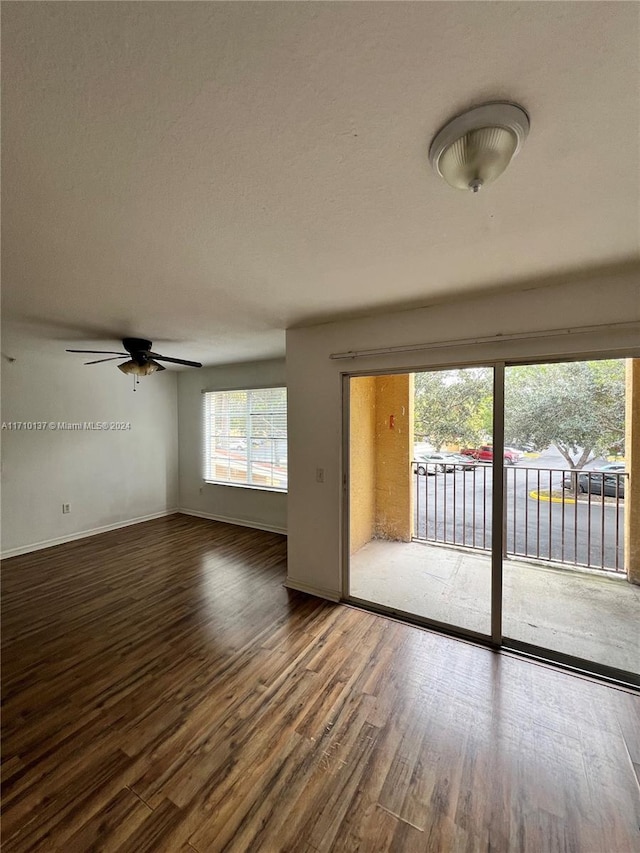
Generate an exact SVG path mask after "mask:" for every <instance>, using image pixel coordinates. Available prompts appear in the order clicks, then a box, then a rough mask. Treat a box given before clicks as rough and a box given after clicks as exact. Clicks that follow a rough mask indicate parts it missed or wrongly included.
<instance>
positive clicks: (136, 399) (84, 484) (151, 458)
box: [1, 336, 178, 556]
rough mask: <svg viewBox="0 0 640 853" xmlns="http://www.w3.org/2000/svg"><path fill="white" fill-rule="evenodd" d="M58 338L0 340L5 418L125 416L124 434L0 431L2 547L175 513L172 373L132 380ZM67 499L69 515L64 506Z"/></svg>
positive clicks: (27, 546)
mask: <svg viewBox="0 0 640 853" xmlns="http://www.w3.org/2000/svg"><path fill="white" fill-rule="evenodd" d="M64 346H65V344H64V343H62V342H61V343H60V344H59V345H56V346H53V347H52V346H51V344H49V345H48V346H47V345H44V344H42V345H38V343H37V342H35V343H34V342H33V341H22V340H20V339H18V338H16V337H13V336H12V337H10V338H7V337H6V336H5V337H3V347H2V349H3V352H6V353H7V355H9V356H11V357H13V358H15V359H16V360H15V362H13V363H9V362H7V361H6V359H5V358H3V359H2V421H3V422H5V423H6V422H10V421H20V422H22V421H25V422H29V421H31V422H33V421H40V422H50V421H54V422H58V421H62V422H84V421H107V422H111V421H120V422H130V423H131V429H130V430H123V431H84V430H83V431H62V430H51V429H46V430H16V431H14V430H9V429H3V430H2V432H1V440H2V553H3V555H4V556H7V555H8V554H10V553H21V552H23V551H28V550H31V549H32V547H33V546H39V545H40V546H42V545H45V544H55V543H56V542H58V541H66V540H67V539H71V538H76V537H77V536H78V535H82V534H83V533H87V532H89V531H92V532H98V531H99V530H100V529H104V528H107V529H108V528H109V527H110V526H114V527H115V526H120V525H122V524H124V523H126V522H129V521H132V520H135V519H142V518H146V517H149V516H154V515H159V514H165V513H166V512H168V511H172V510H175V508H176V506H177V496H178V464H177V463H178V448H177V440H178V439H177V436H178V433H177V427H178V419H177V404H176V385H177V383H176V378H177V377H176V373H175V372H171V371H169V370H167V371H164V372H162V373H157V374H155V375H153V376H150V377H145V378H143V379H141V380H140V384H139V385H138V389H137V391H136V392H135V393H134V392H133V380H132V378H131V377H128V376H124V375H123V374H122V373H121V372H120V371H119V370H117V369H116V367H115V366H114V365H115V364H116V363H115V362H110V363H107V364H97V365H93V366H91V367H85V366H84V364H83V362H84V360H85V359H84V358H83V356H81V355H71V354H67V353H65V352H64ZM63 503H68V504H70V508H71V511H70V513H69V514H68V515H63V514H62V504H63Z"/></svg>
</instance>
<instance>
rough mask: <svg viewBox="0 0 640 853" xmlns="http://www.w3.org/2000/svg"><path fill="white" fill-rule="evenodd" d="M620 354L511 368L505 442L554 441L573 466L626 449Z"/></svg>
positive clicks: (538, 445)
mask: <svg viewBox="0 0 640 853" xmlns="http://www.w3.org/2000/svg"><path fill="white" fill-rule="evenodd" d="M624 418H625V368H624V361H623V360H622V359H610V360H605V361H576V362H569V363H559V364H535V365H524V366H519V367H509V368H507V370H506V375H505V439H506V441H507V444H515V445H523V444H529V445H532V446H533V448H534V449H535V450H544V449H545V448H547V447H549V445H551V444H554V445H555V446H556V447H557V448H558V450H559V451H560V453H561V454H562V455H563V456H564V458H565V459H566V461H567V462H568V464H569V466H570V467H571V468H578V469H580V468H583V467H584V466H585V465H586V463H587V462H588V461H589V460H590V459H592V458H594V456H596V455H605V454H607V453H609V452H611V450H612V449H616V450H620V449H622V446H623V442H624Z"/></svg>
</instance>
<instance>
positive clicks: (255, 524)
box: [176, 507, 287, 536]
mask: <svg viewBox="0 0 640 853" xmlns="http://www.w3.org/2000/svg"><path fill="white" fill-rule="evenodd" d="M176 512H180V513H182V515H193V516H195V517H196V518H206V519H208V520H209V521H221V522H223V523H224V524H237V525H239V526H240V527H252V528H253V529H254V530H266V531H267V533H281V534H282V535H283V536H286V535H287V528H286V527H276V526H275V525H273V524H262V523H261V522H259V521H248V520H247V519H246V518H229V517H227V516H224V515H214V514H213V513H211V512H200V511H199V510H195V509H185V508H184V507H180V508H179V509H178V510H176Z"/></svg>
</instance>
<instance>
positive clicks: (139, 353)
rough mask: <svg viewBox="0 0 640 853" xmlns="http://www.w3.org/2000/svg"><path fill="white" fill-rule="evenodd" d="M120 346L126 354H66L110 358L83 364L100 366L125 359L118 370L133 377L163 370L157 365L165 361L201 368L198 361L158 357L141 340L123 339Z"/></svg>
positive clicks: (88, 352)
mask: <svg viewBox="0 0 640 853" xmlns="http://www.w3.org/2000/svg"><path fill="white" fill-rule="evenodd" d="M122 346H123V347H124V348H125V349H126V352H122V353H121V352H113V351H111V350H90V349H68V350H67V352H82V353H85V354H87V355H109V356H111V358H98V359H96V360H95V361H85V364H100V363H101V362H103V361H118V359H120V358H127V359H129V361H125V362H124V363H123V364H119V365H118V370H121V371H122V372H123V373H128V374H133V375H134V376H149V375H150V374H151V373H155V372H156V370H165V369H166V368H165V367H164V366H163V365H162V364H158V362H160V361H167V362H170V363H171V364H184V365H185V366H186V367H202V365H201V364H200V362H199V361H186V360H185V359H184V358H170V357H169V356H168V355H160V354H159V353H157V352H152V351H151V347H152V346H153V344H152V342H151V341H145V340H144V339H143V338H123V339H122Z"/></svg>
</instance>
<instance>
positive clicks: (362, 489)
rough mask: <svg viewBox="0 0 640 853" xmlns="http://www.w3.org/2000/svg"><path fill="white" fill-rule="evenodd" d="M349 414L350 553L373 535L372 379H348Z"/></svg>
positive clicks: (373, 414)
mask: <svg viewBox="0 0 640 853" xmlns="http://www.w3.org/2000/svg"><path fill="white" fill-rule="evenodd" d="M349 412H350V430H349V468H350V480H351V495H350V506H349V510H350V546H351V553H354V552H355V551H357V550H358V548H362V546H363V545H365V544H366V543H367V542H369V541H370V540H371V539H373V537H374V535H375V523H376V481H375V477H376V464H375V452H376V451H375V437H376V380H375V377H373V376H358V377H354V378H352V379H351V387H350V405H349Z"/></svg>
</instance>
